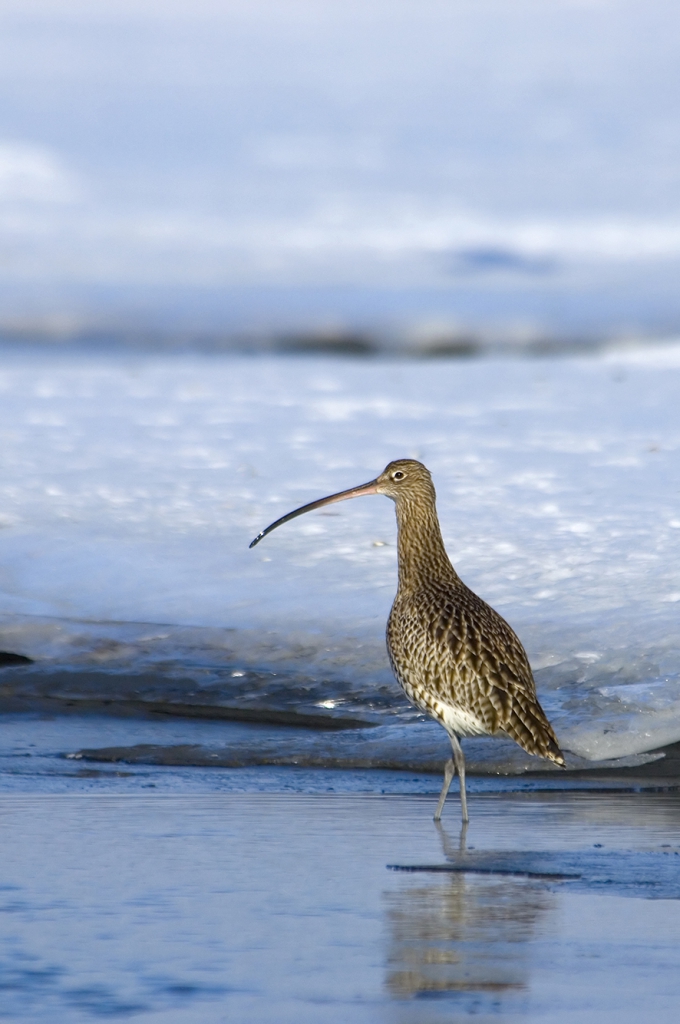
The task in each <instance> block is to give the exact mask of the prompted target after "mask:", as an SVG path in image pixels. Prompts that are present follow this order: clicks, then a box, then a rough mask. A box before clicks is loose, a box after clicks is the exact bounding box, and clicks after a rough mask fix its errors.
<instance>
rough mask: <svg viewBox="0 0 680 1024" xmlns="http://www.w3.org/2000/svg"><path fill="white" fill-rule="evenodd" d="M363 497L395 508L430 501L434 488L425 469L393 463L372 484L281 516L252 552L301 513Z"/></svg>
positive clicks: (406, 462) (410, 463)
mask: <svg viewBox="0 0 680 1024" xmlns="http://www.w3.org/2000/svg"><path fill="white" fill-rule="evenodd" d="M365 494H385V495H386V496H387V497H388V498H392V500H393V501H395V502H396V503H397V505H399V504H401V503H402V502H404V503H406V502H409V501H415V502H418V501H428V502H430V501H433V500H434V485H433V483H432V477H431V476H430V472H429V470H428V469H426V468H425V466H423V464H422V462H416V460H415V459H396V460H395V461H394V462H390V463H389V465H387V466H385V468H384V470H383V471H382V473H381V474H380V476H377V477H376V478H375V480H369V482H368V483H367V484H360V485H359V487H350V488H349V490H347V491H339V492H338V493H337V494H329V495H328V497H327V498H319V500H318V501H311V502H310V503H309V504H308V505H303V506H302V507H301V508H296V509H295V510H294V511H293V512H289V513H288V514H287V515H285V516H281V518H280V519H277V520H276V522H274V523H271V524H270V525H269V526H268V527H267V528H266V529H265V530H263V531H262V533H258V535H257V537H256V538H255V540H253V541H252V542H251V544H250V547H251V548H254V547H255V545H256V544H259V542H260V541H261V540H262V538H263V537H266V535H267V534H268V533H271V532H272V530H275V529H276V527H277V526H282V525H283V523H287V522H288V521H289V520H290V519H295V518H296V517H297V516H301V515H303V513H305V512H313V511H314V509H317V508H323V506H324V505H331V504H333V502H335V501H346V500H347V499H349V498H361V497H362V496H363V495H365Z"/></svg>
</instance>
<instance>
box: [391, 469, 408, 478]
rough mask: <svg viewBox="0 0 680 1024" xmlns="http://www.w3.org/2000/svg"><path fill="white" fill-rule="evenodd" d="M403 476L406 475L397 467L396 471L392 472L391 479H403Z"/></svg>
mask: <svg viewBox="0 0 680 1024" xmlns="http://www.w3.org/2000/svg"><path fill="white" fill-rule="evenodd" d="M405 476H406V473H402V471H401V470H400V469H398V470H397V471H396V473H393V474H392V479H393V480H403V479H404V477H405Z"/></svg>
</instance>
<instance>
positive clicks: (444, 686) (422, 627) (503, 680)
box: [250, 459, 564, 822]
mask: <svg viewBox="0 0 680 1024" xmlns="http://www.w3.org/2000/svg"><path fill="white" fill-rule="evenodd" d="M364 494H385V495H386V496H387V497H388V498H391V499H392V500H393V501H394V503H395V506H396V513H397V548H398V564H399V585H398V588H397V595H396V597H395V599H394V604H393V605H392V610H391V612H390V616H389V619H388V621H387V651H388V654H389V658H390V663H391V665H392V669H393V671H394V674H395V676H396V677H397V680H398V681H399V683H400V685H401V687H402V689H403V691H404V693H405V694H406V696H407V697H408V699H409V700H410V701H411V703H412V704H414V705H415V706H416V707H417V708H418V709H419V710H420V711H423V712H425V713H426V714H428V715H431V716H432V718H435V719H436V720H437V721H438V722H439V723H440V724H441V725H442V726H443V727H444V729H445V730H446V732H447V733H448V735H449V739H450V740H451V746H452V748H453V757H452V758H451V759H450V760H449V761H447V762H446V765H445V767H444V784H443V786H442V791H441V794H440V796H439V802H438V804H437V809H436V811H435V815H434V819H435V821H439V819H440V817H441V813H442V809H443V807H444V802H445V800H446V796H447V793H448V791H449V787H450V785H451V781H452V779H453V777H454V775H455V773H456V771H458V777H459V780H460V802H461V813H462V818H463V821H464V822H467V820H468V813H467V796H466V789H465V757H464V755H463V749H462V747H461V744H460V740H461V737H464V736H496V735H499V734H501V735H502V734H505V735H507V736H510V737H511V738H512V739H513V740H515V741H516V742H517V743H518V744H519V745H520V747H522V748H523V749H524V750H526V751H527V753H529V754H535V755H537V756H539V757H545V758H548V759H549V760H551V761H554V762H555V764H558V765H564V758H563V757H562V752H561V751H560V748H559V745H558V742H557V738H556V736H555V733H554V732H553V729H552V726H551V725H550V722H549V721H548V719H547V718H546V715H545V713H544V711H543V708H542V707H541V705H540V704H539V702H538V698H537V697H536V686H535V683H534V678H533V675H532V672H531V667H530V665H529V660H528V658H527V656H526V652H525V650H524V648H523V647H522V644H521V643H520V641H519V638H518V637H517V635H516V633H515V632H514V630H513V629H512V628H511V627H510V626H509V625H508V623H507V622H506V621H505V619H503V618H501V616H500V615H499V614H498V612H496V611H494V609H493V608H491V607H490V606H489V605H488V604H487V603H486V602H485V601H483V600H482V599H481V597H478V596H477V595H476V594H474V593H473V592H472V591H471V590H470V589H469V587H466V586H465V584H464V583H463V581H462V580H461V579H460V577H459V576H458V573H457V572H456V570H455V569H454V568H453V565H452V564H451V562H450V560H449V557H448V555H447V553H446V549H445V547H444V541H443V539H442V535H441V529H440V527H439V519H438V518H437V508H436V494H435V489H434V485H433V483H432V477H431V476H430V473H429V470H427V469H426V468H425V466H423V464H422V463H420V462H416V461H415V460H413V459H398V460H397V461H396V462H390V464H389V465H388V466H387V467H386V469H385V470H384V471H383V472H382V473H381V474H380V476H378V477H376V479H375V480H371V481H370V482H369V483H367V484H362V485H361V486H360V487H352V488H350V489H349V490H347V491H340V492H339V493H338V494H331V495H329V496H328V497H327V498H320V499H319V500H318V501H312V502H310V503H309V504H308V505H303V506H302V508H298V509H295V511H293V512H289V513H288V515H285V516H282V517H281V518H280V519H277V520H276V522H274V523H271V525H270V526H268V527H267V528H266V530H263V531H262V533H260V534H258V535H257V537H256V538H255V540H254V541H252V543H251V545H250V547H251V548H252V547H254V546H255V545H256V544H258V543H259V542H260V541H261V540H262V538H263V537H266V535H267V534H268V533H271V531H272V530H274V529H276V527H277V526H281V525H282V524H283V523H287V522H288V521H289V520H290V519H294V518H295V517H296V516H300V515H302V514H303V513H304V512H312V511H313V510H314V509H317V508H322V507H323V506H324V505H330V504H331V503H332V502H335V501H345V500H346V499H348V498H359V497H361V496H362V495H364Z"/></svg>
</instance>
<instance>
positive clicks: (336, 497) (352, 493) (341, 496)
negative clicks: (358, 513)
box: [248, 480, 378, 548]
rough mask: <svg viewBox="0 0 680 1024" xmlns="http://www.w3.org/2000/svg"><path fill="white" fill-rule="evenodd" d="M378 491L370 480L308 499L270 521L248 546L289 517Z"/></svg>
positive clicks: (376, 486) (292, 517) (376, 485)
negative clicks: (325, 495)
mask: <svg viewBox="0 0 680 1024" xmlns="http://www.w3.org/2000/svg"><path fill="white" fill-rule="evenodd" d="M377 493H378V481H377V480H371V481H369V483H367V484H361V486H360V487H350V489H349V490H348V491H338V493H337V494H330V495H329V496H328V497H327V498H319V500H318V501H310V503H309V505H303V506H302V508H296V509H295V511H294V512H289V513H288V515H286V516H281V518H280V519H277V520H276V522H275V523H270V524H269V526H268V527H267V529H266V530H263V531H262V533H258V535H257V537H256V538H255V540H253V541H251V542H250V544H249V545H248V547H249V548H254V547H255V545H256V544H259V543H260V541H261V540H262V538H263V537H266V536H267V534H268V533H271V532H272V530H275V529H276V527H277V526H282V525H283V524H284V523H287V522H288V521H289V520H291V519H295V518H296V517H297V516H301V515H303V513H305V512H313V511H314V509H315V508H323V506H324V505H332V504H333V502H335V501H346V500H347V499H348V498H361V497H362V496H363V495H364V494H377Z"/></svg>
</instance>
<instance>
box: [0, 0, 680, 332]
mask: <svg viewBox="0 0 680 1024" xmlns="http://www.w3.org/2000/svg"><path fill="white" fill-rule="evenodd" d="M0 19H1V21H0V24H1V31H0V225H1V227H0V331H1V332H2V334H3V335H4V336H5V337H6V338H27V337H33V338H36V337H43V338H50V339H62V340H63V339H69V338H77V339H80V340H83V339H88V340H97V341H99V342H100V343H101V342H103V341H107V340H108V341H113V340H121V339H123V340H125V341H126V342H128V343H130V342H132V343H134V342H136V341H138V342H144V343H148V342H149V341H153V342H154V343H158V344H165V343H173V344H177V343H178V342H182V343H187V344H192V343H200V344H202V345H208V346H210V345H216V346H218V347H219V346H224V345H227V346H228V345H230V344H235V343H238V344H239V345H241V346H245V347H257V346H258V344H263V343H271V341H272V339H276V340H277V342H278V343H280V344H284V346H285V344H290V345H292V346H293V347H295V345H296V344H298V343H299V344H301V345H303V346H304V345H305V344H309V345H311V346H312V347H314V345H315V344H318V345H319V346H320V347H323V345H324V344H325V343H328V344H329V345H330V346H333V345H337V346H338V347H340V348H343V347H344V348H346V349H348V350H350V351H351V350H356V351H361V350H362V349H364V348H366V347H368V348H370V347H371V345H383V346H392V345H406V346H411V347H413V346H415V347H418V346H422V347H424V348H425V349H428V348H432V349H434V350H435V351H436V350H438V349H441V348H442V347H443V349H444V350H445V349H446V348H447V346H449V347H450V348H452V349H453V350H455V348H456V346H458V347H459V348H461V347H462V349H461V350H465V347H466V346H470V345H474V344H475V343H480V342H486V343H490V342H497V341H501V342H502V341H505V342H507V343H513V342H514V343H516V344H537V345H539V346H540V345H546V344H547V345H550V344H570V343H571V344H576V343H584V342H590V341H595V340H602V339H603V338H604V339H612V338H630V337H639V336H645V337H647V336H654V337H659V336H663V335H667V334H669V333H673V332H674V331H676V330H677V328H678V326H680V290H679V289H678V287H677V283H676V281H677V274H678V269H679V268H680V187H679V186H680V105H679V103H678V99H679V96H680V63H679V62H678V59H677V42H676V40H677V36H678V31H679V30H680V9H679V8H678V6H677V4H676V3H674V2H672V0H655V2H654V3H651V4H650V3H643V2H641V0H552V2H551V3H548V4H547V3H545V2H544V0H516V2H513V3H512V4H509V3H507V2H505V0H455V2H454V0H417V2H416V0H371V3H369V4H367V3H365V2H362V0H324V2H322V3H319V2H318V0H163V2H156V0H98V2H97V3H96V4H93V3H91V2H89V0H1V2H0Z"/></svg>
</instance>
